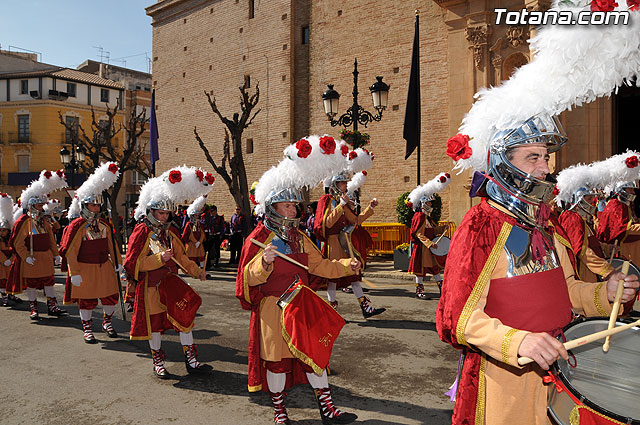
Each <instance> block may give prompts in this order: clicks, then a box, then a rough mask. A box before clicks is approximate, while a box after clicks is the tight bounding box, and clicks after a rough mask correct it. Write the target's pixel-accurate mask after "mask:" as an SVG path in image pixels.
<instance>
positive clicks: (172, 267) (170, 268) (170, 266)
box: [140, 260, 178, 286]
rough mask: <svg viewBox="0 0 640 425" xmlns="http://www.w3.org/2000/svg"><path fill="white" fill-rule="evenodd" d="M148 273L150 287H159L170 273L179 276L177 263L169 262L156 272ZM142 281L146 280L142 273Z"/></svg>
mask: <svg viewBox="0 0 640 425" xmlns="http://www.w3.org/2000/svg"><path fill="white" fill-rule="evenodd" d="M146 273H147V277H148V280H147V285H148V286H158V284H159V283H160V281H161V280H162V279H163V278H164V277H165V276H166V275H168V274H169V273H175V274H178V266H177V265H176V263H174V262H173V261H171V260H170V261H168V262H166V263H164V265H163V266H162V267H160V268H157V269H155V270H150V271H148V272H146ZM140 275H141V276H140V280H143V279H144V274H143V273H140Z"/></svg>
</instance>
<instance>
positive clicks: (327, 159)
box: [255, 135, 349, 214]
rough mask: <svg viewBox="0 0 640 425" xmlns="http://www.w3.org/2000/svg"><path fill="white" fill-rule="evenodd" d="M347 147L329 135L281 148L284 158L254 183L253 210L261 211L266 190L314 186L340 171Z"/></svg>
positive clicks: (263, 206)
mask: <svg viewBox="0 0 640 425" xmlns="http://www.w3.org/2000/svg"><path fill="white" fill-rule="evenodd" d="M348 154H349V147H348V146H347V144H346V142H344V141H343V140H335V139H333V138H332V137H330V136H326V135H325V136H317V135H313V136H308V137H305V138H303V139H300V140H298V141H297V142H296V143H294V144H291V145H289V146H287V147H286V148H285V149H284V158H283V159H282V160H281V161H280V163H278V165H277V166H275V167H271V169H269V170H267V171H266V172H265V173H264V174H263V175H262V177H260V180H259V181H258V184H257V185H256V191H255V200H256V203H257V204H258V205H257V206H256V208H255V210H256V213H258V214H262V213H264V208H265V201H266V200H267V197H268V196H269V194H271V193H272V192H274V191H279V190H282V189H286V188H296V189H301V188H303V187H307V188H310V187H314V186H316V185H317V184H318V183H320V182H322V181H324V179H325V178H327V177H331V176H334V175H336V174H338V173H340V172H342V171H344V170H345V169H346V168H347V166H348V162H347V155H348Z"/></svg>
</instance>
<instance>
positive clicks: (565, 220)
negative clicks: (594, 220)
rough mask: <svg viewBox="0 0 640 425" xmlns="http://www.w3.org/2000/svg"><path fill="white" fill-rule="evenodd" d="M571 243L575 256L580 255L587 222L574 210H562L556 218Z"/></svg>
mask: <svg viewBox="0 0 640 425" xmlns="http://www.w3.org/2000/svg"><path fill="white" fill-rule="evenodd" d="M558 221H559V222H560V225H561V226H562V228H563V229H564V231H565V232H566V234H567V237H568V238H569V243H570V244H571V250H572V251H573V254H574V255H575V256H576V257H580V254H581V253H582V249H583V245H584V237H585V233H586V231H587V223H585V221H584V219H583V218H582V217H580V214H578V213H577V212H574V211H563V212H562V213H561V214H560V217H559V218H558Z"/></svg>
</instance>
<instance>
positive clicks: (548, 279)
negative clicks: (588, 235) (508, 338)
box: [484, 267, 571, 336]
mask: <svg viewBox="0 0 640 425" xmlns="http://www.w3.org/2000/svg"><path fill="white" fill-rule="evenodd" d="M484 311H485V313H487V314H488V315H489V316H491V317H494V318H496V319H500V321H501V322H502V323H503V324H505V325H506V326H510V327H512V328H516V329H520V330H524V331H529V332H547V333H549V334H551V335H554V336H555V335H557V334H558V333H559V332H560V330H561V329H562V328H563V327H565V326H566V325H567V324H569V322H570V321H571V300H570V299H569V291H568V290H567V282H566V279H565V277H564V272H563V270H562V267H558V268H555V269H553V270H547V271H544V272H539V273H532V274H526V275H523V276H514V277H504V278H500V279H492V280H491V283H490V286H489V294H488V296H487V305H486V306H485V309H484Z"/></svg>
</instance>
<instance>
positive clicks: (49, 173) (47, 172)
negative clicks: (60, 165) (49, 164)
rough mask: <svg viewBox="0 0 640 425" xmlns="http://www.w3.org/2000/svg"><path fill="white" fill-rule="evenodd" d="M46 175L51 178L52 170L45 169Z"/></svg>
mask: <svg viewBox="0 0 640 425" xmlns="http://www.w3.org/2000/svg"><path fill="white" fill-rule="evenodd" d="M44 176H45V177H46V178H48V179H50V178H51V171H49V170H47V171H45V172H44Z"/></svg>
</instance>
